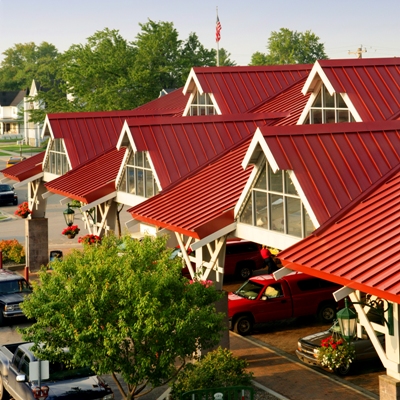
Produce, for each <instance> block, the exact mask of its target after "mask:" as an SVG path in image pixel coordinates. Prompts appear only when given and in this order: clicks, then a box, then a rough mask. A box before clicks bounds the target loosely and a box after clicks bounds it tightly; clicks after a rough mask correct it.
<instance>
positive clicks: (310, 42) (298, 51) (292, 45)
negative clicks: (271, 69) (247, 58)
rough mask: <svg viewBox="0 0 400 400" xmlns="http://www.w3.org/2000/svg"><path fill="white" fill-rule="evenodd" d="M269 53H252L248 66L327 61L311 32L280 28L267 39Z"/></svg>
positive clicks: (323, 49) (316, 37) (317, 39)
mask: <svg viewBox="0 0 400 400" xmlns="http://www.w3.org/2000/svg"><path fill="white" fill-rule="evenodd" d="M267 48H268V50H269V53H267V54H263V53H259V52H257V53H254V54H253V55H252V60H251V64H250V65H262V64H261V62H262V61H264V62H265V64H264V65H282V64H310V63H314V62H315V61H316V60H324V59H327V58H328V56H327V55H326V53H325V48H324V44H323V43H320V41H319V37H318V36H316V35H315V34H314V33H312V32H311V31H306V32H304V33H302V32H297V31H291V30H289V29H287V28H281V29H280V31H279V32H275V31H273V32H272V33H271V36H270V37H269V39H268V46H267Z"/></svg>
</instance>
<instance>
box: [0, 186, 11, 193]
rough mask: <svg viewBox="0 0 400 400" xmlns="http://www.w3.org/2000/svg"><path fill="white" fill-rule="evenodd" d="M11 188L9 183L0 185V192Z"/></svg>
mask: <svg viewBox="0 0 400 400" xmlns="http://www.w3.org/2000/svg"><path fill="white" fill-rule="evenodd" d="M11 190H12V189H11V186H10V185H0V192H9V191H11Z"/></svg>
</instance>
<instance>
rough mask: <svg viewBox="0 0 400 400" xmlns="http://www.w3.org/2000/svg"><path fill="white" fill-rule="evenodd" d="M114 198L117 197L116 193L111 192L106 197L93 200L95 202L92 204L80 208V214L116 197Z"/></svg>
mask: <svg viewBox="0 0 400 400" xmlns="http://www.w3.org/2000/svg"><path fill="white" fill-rule="evenodd" d="M116 196H117V192H112V193H110V194H108V195H106V196H103V197H101V198H100V199H97V200H95V201H92V202H91V203H89V204H86V205H85V206H82V207H81V211H82V212H85V211H87V210H90V209H91V208H93V207H96V206H98V205H99V204H103V203H105V202H106V201H108V200H111V199H113V198H114V197H116Z"/></svg>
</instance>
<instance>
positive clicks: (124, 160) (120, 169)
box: [115, 148, 131, 191]
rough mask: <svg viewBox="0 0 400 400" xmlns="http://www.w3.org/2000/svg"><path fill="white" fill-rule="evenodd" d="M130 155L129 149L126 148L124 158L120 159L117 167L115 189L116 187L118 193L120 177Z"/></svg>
mask: <svg viewBox="0 0 400 400" xmlns="http://www.w3.org/2000/svg"><path fill="white" fill-rule="evenodd" d="M118 150H119V149H118ZM130 153H131V152H130V149H129V148H128V149H127V151H126V152H125V154H124V158H123V159H122V162H121V165H120V166H119V171H118V174H117V177H116V178H115V187H116V189H117V191H118V187H119V182H120V181H121V177H122V175H123V173H124V170H125V165H126V163H127V161H128V158H129V155H130Z"/></svg>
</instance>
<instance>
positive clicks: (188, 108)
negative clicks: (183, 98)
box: [182, 92, 195, 117]
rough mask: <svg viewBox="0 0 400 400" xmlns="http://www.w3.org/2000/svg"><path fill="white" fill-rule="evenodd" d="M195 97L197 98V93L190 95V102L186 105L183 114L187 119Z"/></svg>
mask: <svg viewBox="0 0 400 400" xmlns="http://www.w3.org/2000/svg"><path fill="white" fill-rule="evenodd" d="M194 96H195V93H193V92H192V93H190V96H189V100H188V102H187V103H186V107H185V109H184V110H183V114H182V116H183V117H187V116H188V115H189V110H190V105H191V104H192V103H193V99H194Z"/></svg>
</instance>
